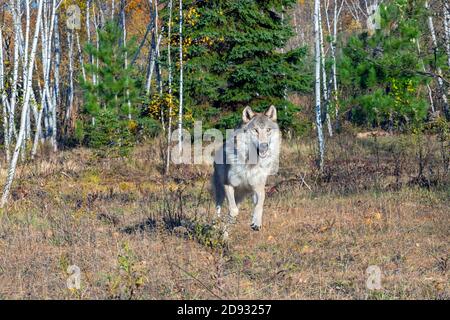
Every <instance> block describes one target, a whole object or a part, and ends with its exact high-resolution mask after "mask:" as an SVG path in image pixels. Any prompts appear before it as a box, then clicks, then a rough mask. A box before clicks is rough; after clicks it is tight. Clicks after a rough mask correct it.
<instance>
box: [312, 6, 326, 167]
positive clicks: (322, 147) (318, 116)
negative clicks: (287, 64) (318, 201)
mask: <svg viewBox="0 0 450 320" xmlns="http://www.w3.org/2000/svg"><path fill="white" fill-rule="evenodd" d="M319 15H320V1H319V0H314V43H315V110H316V127H317V138H318V143H319V169H320V171H323V164H324V153H325V141H324V137H323V130H322V112H321V94H322V93H321V90H320V70H321V52H320V29H319V21H320V17H319Z"/></svg>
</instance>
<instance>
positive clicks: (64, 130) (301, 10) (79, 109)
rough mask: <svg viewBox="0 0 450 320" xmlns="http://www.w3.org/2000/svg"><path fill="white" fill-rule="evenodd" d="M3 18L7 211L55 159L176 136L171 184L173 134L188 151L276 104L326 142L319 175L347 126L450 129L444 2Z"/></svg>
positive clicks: (27, 9) (51, 9)
mask: <svg viewBox="0 0 450 320" xmlns="http://www.w3.org/2000/svg"><path fill="white" fill-rule="evenodd" d="M0 10H1V11H0V12H1V13H0V27H1V29H0V106H1V108H2V118H1V120H0V121H1V122H2V127H3V130H2V132H1V133H0V137H1V138H2V147H3V150H4V161H5V163H6V165H7V167H8V173H7V178H6V181H5V184H4V189H3V195H2V200H1V203H0V204H1V206H4V205H5V204H6V202H7V200H8V196H9V191H10V188H11V185H12V182H13V180H14V176H15V171H16V168H17V165H18V163H20V162H25V161H27V160H28V159H29V158H30V159H32V158H34V157H35V156H36V155H38V154H39V151H40V150H42V149H43V147H47V148H50V149H51V150H52V152H58V150H61V149H64V148H68V147H73V146H77V145H86V146H88V147H91V148H93V149H95V150H98V151H99V152H100V153H101V154H102V155H103V156H113V155H114V156H115V155H119V156H122V155H125V154H127V152H128V151H129V150H130V148H131V147H132V146H133V145H134V144H135V143H136V142H138V141H140V140H144V139H148V138H152V137H155V136H158V135H163V136H164V137H165V138H164V140H165V141H166V147H165V151H164V152H163V158H164V161H165V168H166V172H168V171H169V167H170V161H169V159H170V154H169V152H170V148H169V144H170V139H171V136H172V134H173V132H177V134H178V141H180V143H179V146H180V148H181V146H182V144H181V141H182V130H181V129H188V130H190V129H191V128H192V127H193V122H194V121H195V120H202V121H203V124H204V127H205V128H208V127H216V128H219V129H226V128H230V127H233V126H235V125H237V124H238V122H239V121H240V119H239V112H236V111H238V110H240V109H242V108H243V107H245V106H246V105H250V106H252V108H254V109H255V110H263V109H265V108H266V107H267V106H269V105H271V104H274V105H276V106H277V107H278V108H279V117H278V118H279V122H280V125H281V128H282V129H283V130H284V131H285V132H288V134H289V135H301V134H303V133H304V132H305V131H308V130H310V131H315V132H316V134H317V140H318V150H319V152H318V166H319V168H320V169H323V166H324V155H325V152H326V139H327V137H332V136H333V135H334V134H336V133H339V132H340V130H341V126H342V123H343V122H350V123H352V124H353V125H359V126H368V127H374V126H377V127H383V128H385V129H386V130H389V131H411V130H424V128H425V127H426V126H427V125H428V124H429V123H431V122H433V123H434V122H435V121H436V119H438V120H439V121H440V122H439V123H441V124H440V126H441V127H442V128H444V129H445V130H448V120H449V117H450V114H449V106H448V99H447V96H448V87H449V70H450V8H449V5H448V4H447V3H446V2H445V1H444V2H441V1H437V0H435V1H425V0H384V1H381V0H379V1H377V0H371V1H370V0H325V1H319V0H314V1H304V0H300V1H295V0H270V1H258V0H243V1H237V0H227V1H219V0H184V1H183V0H117V1H116V0H108V1H100V0H85V1H81V0H2V1H0ZM298 97H300V98H298ZM302 97H303V99H302ZM304 97H306V98H307V99H306V100H305V99H304ZM299 101H306V102H299ZM308 105H309V107H310V108H308ZM305 119H306V120H305ZM177 129H178V130H177ZM444 129H443V130H444ZM176 130H177V131H176ZM179 151H181V150H179Z"/></svg>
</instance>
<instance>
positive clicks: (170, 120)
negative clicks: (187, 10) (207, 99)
mask: <svg viewBox="0 0 450 320" xmlns="http://www.w3.org/2000/svg"><path fill="white" fill-rule="evenodd" d="M172 9H173V2H172V0H169V23H168V30H167V63H168V69H169V70H168V73H169V79H168V82H169V119H168V122H169V123H168V127H167V152H166V174H167V173H169V167H170V138H171V136H172V57H171V52H170V51H171V45H170V40H171V37H172Z"/></svg>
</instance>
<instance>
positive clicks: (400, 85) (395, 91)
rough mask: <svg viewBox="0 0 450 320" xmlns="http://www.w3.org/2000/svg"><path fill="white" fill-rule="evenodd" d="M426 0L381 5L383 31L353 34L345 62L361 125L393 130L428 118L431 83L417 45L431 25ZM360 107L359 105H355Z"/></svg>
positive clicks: (343, 73)
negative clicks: (424, 29) (428, 97)
mask: <svg viewBox="0 0 450 320" xmlns="http://www.w3.org/2000/svg"><path fill="white" fill-rule="evenodd" d="M423 2H424V1H423V0H395V1H392V2H389V3H388V4H386V5H381V6H380V15H381V28H380V29H379V30H376V32H375V33H374V34H373V35H369V34H368V33H367V32H363V33H361V34H359V35H355V36H352V37H351V38H350V39H349V40H348V42H347V45H346V46H345V48H344V50H343V57H342V59H341V61H340V68H339V71H340V80H341V82H342V84H343V87H344V90H345V91H346V92H347V94H349V95H350V96H349V97H348V98H347V101H344V102H346V103H347V106H348V107H349V108H350V110H351V116H352V119H353V120H354V121H356V122H357V123H360V124H363V123H367V122H368V123H370V124H375V125H385V126H386V127H387V128H389V129H393V128H394V127H396V128H402V127H404V126H408V127H409V126H411V125H414V124H417V123H420V122H421V121H422V120H424V118H425V117H426V115H427V110H428V109H429V106H428V103H427V90H426V89H425V85H426V84H427V82H429V81H430V80H431V79H430V78H429V77H428V76H427V75H425V74H424V72H423V64H422V61H423V60H427V58H429V57H426V56H425V57H424V56H421V55H420V53H419V50H418V46H417V42H418V41H421V37H422V30H423V27H424V26H425V25H426V12H425V11H424V5H423ZM356 106H358V107H359V108H358V107H356Z"/></svg>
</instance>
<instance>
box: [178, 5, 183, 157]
mask: <svg viewBox="0 0 450 320" xmlns="http://www.w3.org/2000/svg"><path fill="white" fill-rule="evenodd" d="M179 9H180V15H179V19H180V23H179V27H180V31H179V32H180V49H179V50H180V88H179V107H178V152H179V156H180V157H181V155H182V152H183V0H180V8H179Z"/></svg>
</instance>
